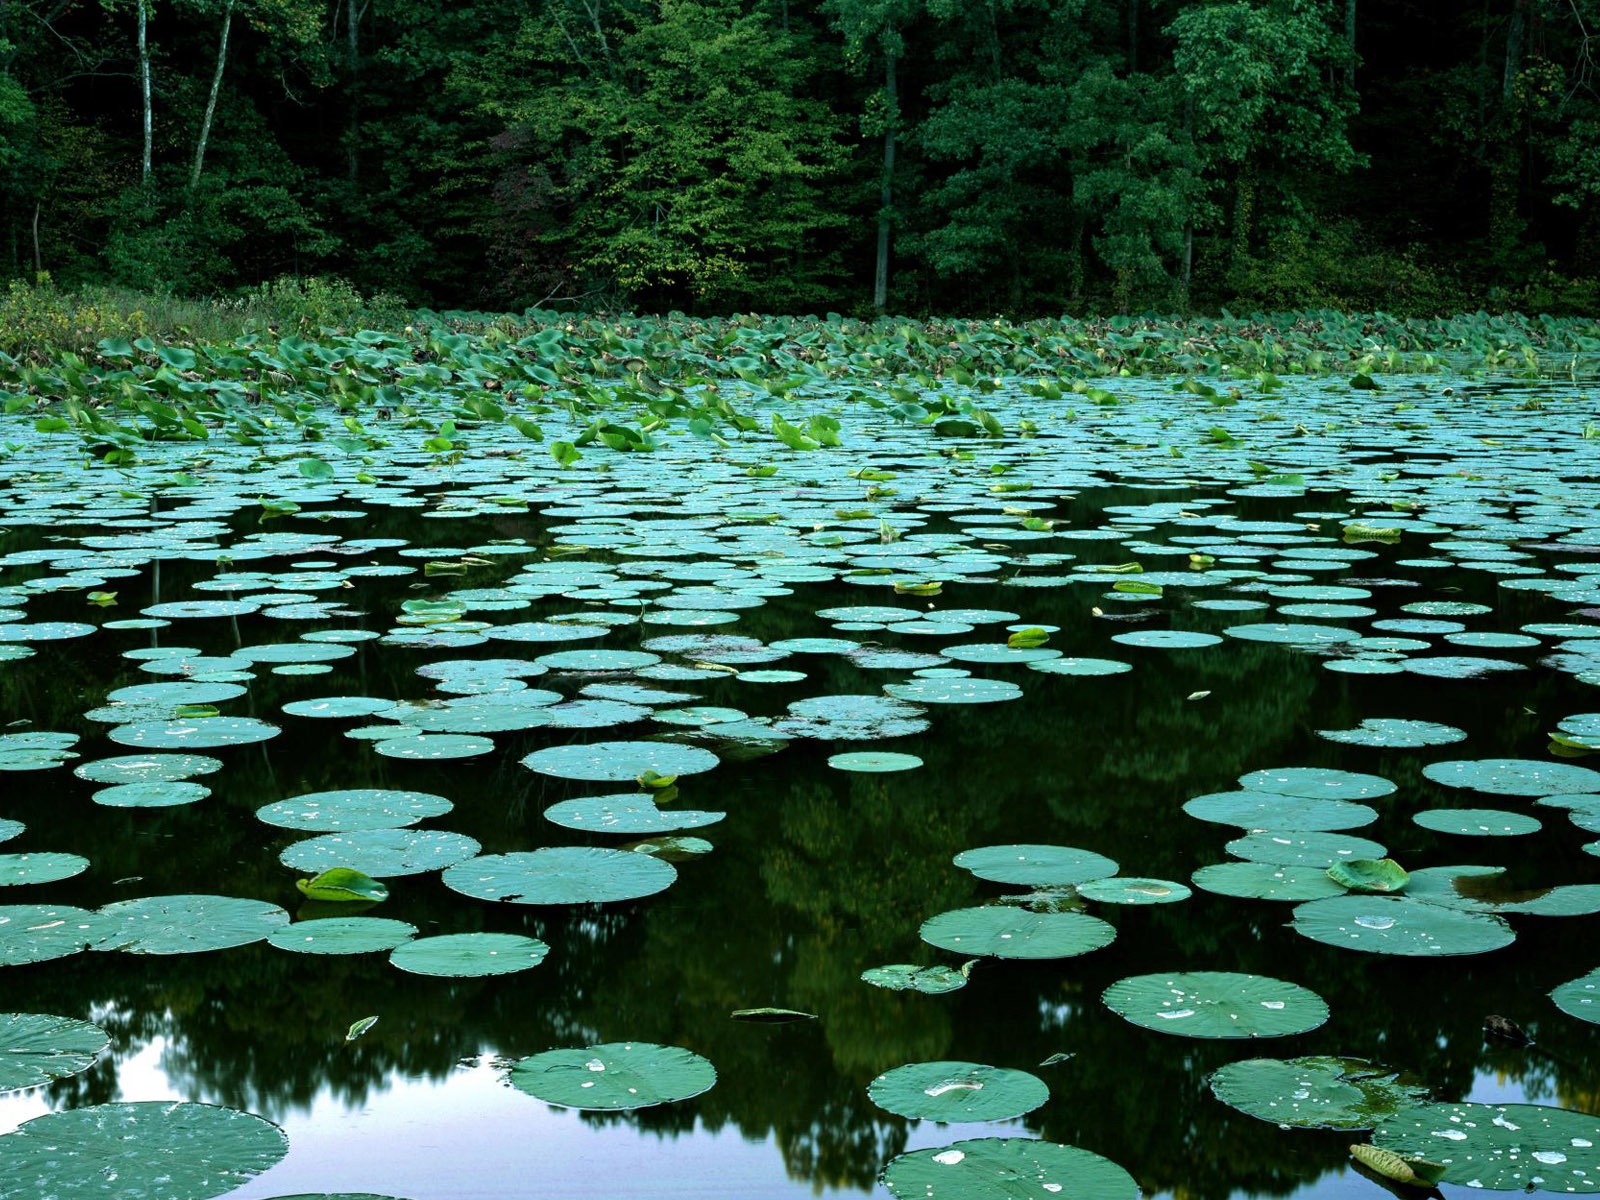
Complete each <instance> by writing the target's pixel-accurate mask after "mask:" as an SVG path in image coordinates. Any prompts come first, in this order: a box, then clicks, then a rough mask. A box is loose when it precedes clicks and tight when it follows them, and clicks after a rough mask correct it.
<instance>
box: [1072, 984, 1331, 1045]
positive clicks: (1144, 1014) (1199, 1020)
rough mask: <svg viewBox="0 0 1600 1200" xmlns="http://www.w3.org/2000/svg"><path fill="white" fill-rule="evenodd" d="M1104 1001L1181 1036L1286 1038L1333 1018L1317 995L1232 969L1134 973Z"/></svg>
mask: <svg viewBox="0 0 1600 1200" xmlns="http://www.w3.org/2000/svg"><path fill="white" fill-rule="evenodd" d="M1102 999H1103V1000H1104V1001H1105V1003H1106V1006H1107V1007H1108V1008H1110V1009H1111V1011H1112V1012H1114V1013H1116V1014H1118V1015H1119V1016H1121V1017H1123V1018H1125V1019H1126V1020H1129V1021H1132V1022H1133V1023H1134V1024H1135V1025H1138V1026H1141V1027H1142V1028H1145V1029H1153V1030H1155V1031H1156V1032H1158V1033H1174V1034H1178V1035H1180V1036H1182V1037H1195V1038H1247V1037H1248V1038H1254V1037H1286V1036H1288V1035H1290V1034H1296V1033H1306V1032H1308V1031H1310V1030H1312V1029H1315V1028H1317V1026H1319V1025H1321V1024H1322V1023H1323V1022H1324V1021H1326V1020H1327V1019H1328V1006H1327V1004H1326V1003H1324V1002H1323V1000H1322V997H1320V996H1318V995H1317V994H1316V993H1315V992H1313V991H1310V990H1309V989H1307V988H1303V987H1301V986H1300V985H1299V984H1297V983H1288V982H1286V981H1284V980H1282V979H1271V978H1269V977H1267V976H1265V975H1243V974H1239V973H1237V972H1233V971H1192V972H1189V973H1186V974H1182V973H1180V974H1175V975H1134V976H1131V977H1130V978H1127V979H1121V980H1118V981H1117V982H1116V983H1114V984H1112V985H1111V986H1110V987H1108V988H1107V989H1106V990H1105V993H1104V995H1103V996H1102Z"/></svg>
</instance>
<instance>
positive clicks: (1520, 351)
mask: <svg viewBox="0 0 1600 1200" xmlns="http://www.w3.org/2000/svg"><path fill="white" fill-rule="evenodd" d="M357 335H361V336H362V340H367V341H370V340H372V339H374V338H377V337H378V335H383V336H382V339H381V340H382V341H384V342H389V343H410V344H412V345H413V347H414V349H413V355H414V357H416V358H417V359H418V361H425V360H429V359H432V360H438V359H440V358H450V357H455V356H459V355H460V354H461V353H463V352H466V351H467V349H468V347H469V346H474V347H483V348H487V349H490V350H515V349H517V348H519V347H520V348H522V349H524V350H535V351H537V353H535V354H533V355H531V356H530V362H532V363H534V364H535V367H534V369H535V373H534V374H532V375H531V376H530V379H529V380H528V382H530V383H532V384H534V385H537V386H538V387H540V388H542V389H554V388H559V386H560V385H562V384H563V383H565V382H575V381H578V380H581V379H608V378H611V379H622V380H627V379H630V378H632V379H635V380H644V381H645V382H646V385H647V386H649V384H650V383H652V382H657V381H659V382H676V383H680V384H686V385H690V386H692V385H694V384H695V383H696V382H705V381H711V380H716V379H722V378H728V379H733V378H742V379H744V381H745V382H746V383H747V384H750V385H752V386H759V387H763V388H765V389H766V390H767V391H769V392H770V393H772V394H774V395H777V394H780V393H781V392H785V391H787V390H792V389H793V388H794V387H796V386H799V385H801V384H803V383H804V382H806V380H807V379H811V378H819V379H820V378H826V379H839V378H851V377H867V376H872V375H879V376H892V377H905V378H909V379H911V380H913V381H916V379H917V377H918V376H926V377H928V378H929V379H933V378H949V379H952V380H953V381H954V382H957V383H967V384H970V383H972V382H973V381H975V380H977V379H978V378H979V377H980V376H989V377H993V376H996V375H1015V376H1026V375H1043V376H1048V377H1053V378H1058V379H1068V380H1082V379H1088V378H1096V377H1107V376H1118V375H1123V376H1148V375H1166V374H1182V375H1188V376H1198V377H1218V376H1221V377H1229V376H1238V375H1240V374H1241V373H1242V374H1245V375H1251V374H1260V373H1286V374H1322V373H1352V372H1353V373H1357V374H1364V375H1371V374H1377V373H1385V372H1403V371H1428V370H1435V369H1438V368H1439V367H1441V366H1444V365H1450V366H1452V367H1454V368H1456V369H1466V370H1471V369H1474V368H1483V369H1489V370H1495V371H1497V372H1509V373H1513V374H1522V375H1525V376H1527V377H1529V378H1548V377H1552V376H1557V377H1565V376H1570V377H1573V378H1580V377H1585V376H1588V375H1591V374H1593V372H1594V364H1593V363H1592V362H1591V361H1589V360H1592V359H1596V358H1600V319H1596V318H1588V317H1571V316H1553V315H1529V314H1523V313H1519V312H1506V313H1492V314H1491V313H1487V312H1483V311H1479V312H1475V313H1460V314H1456V315H1452V316H1440V317H1427V318H1424V317H1404V316H1398V315H1394V314H1390V313H1385V312H1366V313H1357V312H1341V311H1336V310H1330V309H1305V310H1297V311H1287V312H1267V313H1263V312H1254V313H1248V314H1247V313H1232V312H1230V311H1228V310H1223V311H1222V312H1221V313H1220V314H1217V315H1187V316H1180V315H1170V314H1168V315H1163V314H1156V313H1147V314H1144V315H1137V316H1106V317H1072V316H1062V317H1057V318H1040V319H1034V320H1025V321H1024V320H1009V319H1006V318H991V319H983V318H952V319H916V318H908V317H892V316H884V317H878V318H875V319H871V320H863V319H860V318H854V317H845V316H841V315H839V314H838V313H827V314H824V315H814V316H775V315H761V314H734V315H731V316H725V317H721V316H715V317H701V316H687V315H685V314H683V313H678V312H672V313H668V314H665V315H645V314H635V313H626V312H623V313H582V312H564V311H555V310H550V309H540V308H530V309H526V310H524V311H523V312H521V313H512V312H481V311H464V310H448V311H443V312H440V311H435V310H432V309H426V308H409V307H407V306H406V305H405V304H404V303H403V302H402V301H400V300H399V299H398V298H397V297H394V296H391V295H386V294H378V295H373V296H363V295H362V294H361V293H360V292H359V291H358V290H357V289H356V288H355V287H354V286H352V285H351V284H349V283H348V282H345V281H343V280H339V279H324V278H309V279H297V278H292V277H286V278H284V279H280V280H278V281H275V282H273V283H271V284H267V285H265V286H263V287H261V288H258V289H256V290H254V291H252V292H249V293H246V294H243V295H239V296H234V297H224V298H216V299H183V298H178V297H174V296H170V295H163V294H159V293H141V292H137V291H133V290H128V289H119V288H109V287H99V288H83V289H64V288H59V287H57V286H55V285H54V284H53V283H52V282H51V280H50V279H49V277H48V275H43V276H41V277H40V278H39V280H38V281H37V282H35V283H31V284H30V283H27V282H24V281H21V280H13V281H11V283H10V285H9V288H8V290H7V291H6V292H4V293H0V385H3V386H5V387H7V388H8V389H11V390H13V391H16V390H20V391H21V392H22V393H23V394H27V393H28V392H29V391H33V392H34V394H40V393H39V392H38V389H37V387H36V386H35V385H36V384H37V382H38V381H37V380H34V379H32V378H31V377H30V373H31V372H32V371H33V370H36V369H39V368H47V367H49V366H52V365H63V364H65V365H69V366H74V365H75V366H77V367H80V368H81V367H85V366H90V367H92V366H96V365H98V366H106V365H119V364H121V363H122V360H124V359H126V358H127V357H129V355H130V354H133V353H142V354H143V355H145V356H146V357H150V358H151V359H152V362H155V361H157V359H156V356H157V355H158V353H159V349H160V348H162V347H181V348H187V349H190V350H197V351H201V352H205V351H206V350H208V349H209V350H213V351H222V352H225V351H226V350H227V349H228V348H229V347H233V348H235V349H238V348H245V347H254V346H257V345H260V346H265V345H268V344H271V343H273V342H277V341H281V340H283V339H304V340H312V341H315V340H324V339H334V340H336V341H337V340H339V339H345V338H354V337H356V336H357ZM124 346H127V347H129V349H127V350H123V349H122V348H123V347H124ZM108 347H110V348H111V352H110V353H108V352H107V348H108ZM208 357H213V358H215V357H217V355H208ZM541 359H542V360H543V361H544V362H545V364H546V367H547V368H548V369H543V370H540V369H539V368H538V366H537V362H538V360H541ZM773 370H778V371H783V372H787V373H790V374H791V375H796V376H798V377H796V378H790V379H788V381H787V383H786V384H785V383H783V382H781V381H779V382H776V383H775V382H774V381H772V380H771V379H769V378H765V377H764V373H766V372H770V371H773ZM1358 386H1359V385H1358ZM490 390H494V389H493V388H491V389H490Z"/></svg>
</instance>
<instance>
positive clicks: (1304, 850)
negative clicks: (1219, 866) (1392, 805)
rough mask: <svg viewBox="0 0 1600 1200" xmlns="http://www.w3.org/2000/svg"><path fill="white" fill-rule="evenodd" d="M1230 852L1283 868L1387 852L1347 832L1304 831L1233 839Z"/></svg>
mask: <svg viewBox="0 0 1600 1200" xmlns="http://www.w3.org/2000/svg"><path fill="white" fill-rule="evenodd" d="M1226 848H1227V851H1228V853H1229V854H1231V855H1233V856H1234V857H1235V858H1244V859H1248V860H1249V861H1251V862H1259V863H1274V864H1276V865H1277V866H1281V867H1309V866H1316V867H1330V866H1332V865H1333V864H1334V863H1336V862H1340V861H1345V860H1349V859H1355V858H1382V857H1383V856H1384V855H1385V854H1386V853H1387V851H1386V850H1385V849H1384V847H1383V846H1382V845H1380V844H1379V843H1378V842H1374V841H1369V840H1368V839H1366V838H1359V837H1355V836H1353V835H1351V834H1348V833H1315V832H1312V833H1303V832H1298V831H1295V830H1283V831H1278V830H1265V831H1262V832H1259V833H1247V834H1246V835H1245V836H1244V837H1240V838H1234V839H1233V841H1231V842H1229V843H1228V845H1227V847H1226Z"/></svg>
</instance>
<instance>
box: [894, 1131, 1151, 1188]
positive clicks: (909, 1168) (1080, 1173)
mask: <svg viewBox="0 0 1600 1200" xmlns="http://www.w3.org/2000/svg"><path fill="white" fill-rule="evenodd" d="M883 1184H884V1186H885V1187H886V1188H888V1189H889V1193H890V1195H893V1196H896V1197H898V1198H899V1200H1017V1198H1018V1197H1023V1196H1030V1197H1031V1196H1040V1197H1044V1196H1056V1195H1059V1196H1067V1197H1071V1198H1072V1200H1138V1196H1139V1194H1140V1192H1139V1185H1138V1184H1137V1183H1136V1182H1134V1178H1133V1176H1132V1175H1129V1174H1128V1172H1127V1171H1125V1170H1123V1169H1122V1168H1121V1167H1119V1166H1117V1164H1116V1163H1114V1162H1112V1161H1111V1160H1110V1159H1107V1158H1102V1157H1100V1155H1098V1154H1093V1153H1091V1152H1090V1151H1088V1150H1082V1149H1079V1148H1078V1147H1077V1146H1063V1145H1060V1144H1058V1143H1056V1142H1038V1141H1030V1140H1027V1139H1023V1138H974V1139H972V1140H970V1141H965V1142H956V1143H954V1144H953V1145H949V1146H944V1147H941V1148H938V1149H929V1150H913V1151H912V1152H911V1153H909V1154H902V1155H900V1157H898V1158H896V1159H893V1160H891V1161H890V1163H889V1165H888V1166H886V1167H885V1168H884V1169H883Z"/></svg>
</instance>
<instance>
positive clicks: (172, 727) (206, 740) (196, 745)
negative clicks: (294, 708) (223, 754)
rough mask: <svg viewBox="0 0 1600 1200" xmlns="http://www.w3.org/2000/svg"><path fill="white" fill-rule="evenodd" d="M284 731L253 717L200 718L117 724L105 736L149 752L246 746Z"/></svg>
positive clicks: (121, 743) (124, 744)
mask: <svg viewBox="0 0 1600 1200" xmlns="http://www.w3.org/2000/svg"><path fill="white" fill-rule="evenodd" d="M282 732H283V730H282V729H280V728H278V726H276V725H271V724H268V723H267V722H266V721H260V720H257V719H256V718H255V717H202V718H200V719H198V720H189V721H139V722H136V723H135V724H132V725H118V726H116V727H115V728H114V729H112V730H111V732H109V733H108V734H106V736H107V737H108V738H110V739H111V740H112V741H113V742H117V743H119V744H120V745H123V746H144V747H147V748H149V749H151V750H210V749H213V748H214V747H217V746H248V745H252V744H254V743H256V742H264V741H267V740H268V739H269V738H275V737H277V736H278V735H279V734H280V733H282Z"/></svg>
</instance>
